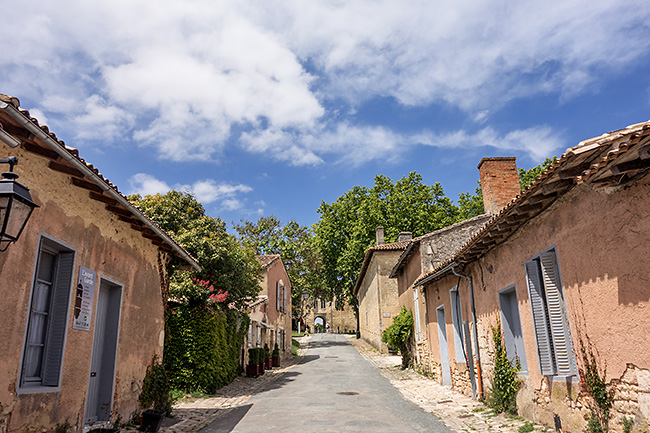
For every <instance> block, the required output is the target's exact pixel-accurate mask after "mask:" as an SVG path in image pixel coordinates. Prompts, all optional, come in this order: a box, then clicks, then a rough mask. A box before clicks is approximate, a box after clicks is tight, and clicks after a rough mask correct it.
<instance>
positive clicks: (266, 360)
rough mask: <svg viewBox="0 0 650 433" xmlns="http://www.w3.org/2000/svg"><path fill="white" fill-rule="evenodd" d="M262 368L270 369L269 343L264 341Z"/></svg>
mask: <svg viewBox="0 0 650 433" xmlns="http://www.w3.org/2000/svg"><path fill="white" fill-rule="evenodd" d="M264 369H265V370H270V369H271V350H270V349H269V345H268V344H266V343H264Z"/></svg>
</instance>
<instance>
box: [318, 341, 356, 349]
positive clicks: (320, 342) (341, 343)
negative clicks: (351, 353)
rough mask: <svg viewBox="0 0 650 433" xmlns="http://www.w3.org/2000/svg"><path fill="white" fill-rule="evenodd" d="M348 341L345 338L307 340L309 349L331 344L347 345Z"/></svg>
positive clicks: (331, 345)
mask: <svg viewBox="0 0 650 433" xmlns="http://www.w3.org/2000/svg"><path fill="white" fill-rule="evenodd" d="M349 345H350V343H349V342H348V341H347V340H343V341H325V340H313V339H312V340H311V341H310V342H309V348H310V349H318V348H321V347H333V346H349Z"/></svg>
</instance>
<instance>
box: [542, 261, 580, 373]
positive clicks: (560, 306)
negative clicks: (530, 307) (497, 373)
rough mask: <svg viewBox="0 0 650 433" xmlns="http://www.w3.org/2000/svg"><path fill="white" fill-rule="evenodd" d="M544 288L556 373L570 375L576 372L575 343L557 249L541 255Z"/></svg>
mask: <svg viewBox="0 0 650 433" xmlns="http://www.w3.org/2000/svg"><path fill="white" fill-rule="evenodd" d="M540 261H541V265H542V276H543V277H544V288H545V289H546V306H547V309H548V318H549V324H550V328H551V336H552V338H553V349H554V352H555V365H556V368H557V372H556V374H559V375H563V376H569V375H572V374H575V369H574V355H573V343H572V342H571V334H570V332H569V320H568V318H567V314H566V304H565V302H564V297H563V296H562V285H561V282H560V275H559V272H558V266H557V258H556V255H555V251H554V250H551V251H546V252H544V253H542V254H541V255H540Z"/></svg>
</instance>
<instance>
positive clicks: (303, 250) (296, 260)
mask: <svg viewBox="0 0 650 433" xmlns="http://www.w3.org/2000/svg"><path fill="white" fill-rule="evenodd" d="M234 228H235V230H236V231H237V233H239V236H240V239H241V242H242V243H243V244H244V245H246V246H247V247H250V248H252V249H253V250H255V252H256V253H257V254H280V255H281V256H282V261H283V263H284V266H285V267H286V269H287V273H288V274H289V278H290V280H291V286H292V293H291V296H292V307H293V313H294V314H293V315H294V317H301V316H302V312H301V311H300V306H301V302H300V301H301V296H302V292H303V291H305V290H306V291H307V292H308V293H309V294H310V295H311V296H315V297H326V296H328V295H329V292H328V290H327V289H326V286H325V281H324V278H323V271H324V269H323V261H322V257H321V254H320V250H319V249H318V248H317V246H316V241H315V239H314V234H313V233H312V231H311V230H310V229H309V228H308V227H304V226H301V225H299V224H298V223H297V222H295V221H289V222H288V223H287V224H286V225H282V223H281V222H280V220H279V219H277V218H276V217H273V216H270V217H262V218H260V219H259V220H258V221H257V222H255V223H252V222H250V221H244V220H242V221H241V222H240V224H234Z"/></svg>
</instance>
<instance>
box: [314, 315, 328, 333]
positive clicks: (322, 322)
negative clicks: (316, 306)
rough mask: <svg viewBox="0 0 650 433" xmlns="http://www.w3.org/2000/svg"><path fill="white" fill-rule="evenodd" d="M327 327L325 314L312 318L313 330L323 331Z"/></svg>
mask: <svg viewBox="0 0 650 433" xmlns="http://www.w3.org/2000/svg"><path fill="white" fill-rule="evenodd" d="M326 327H327V319H326V318H325V316H316V317H315V318H314V332H325V330H326Z"/></svg>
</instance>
